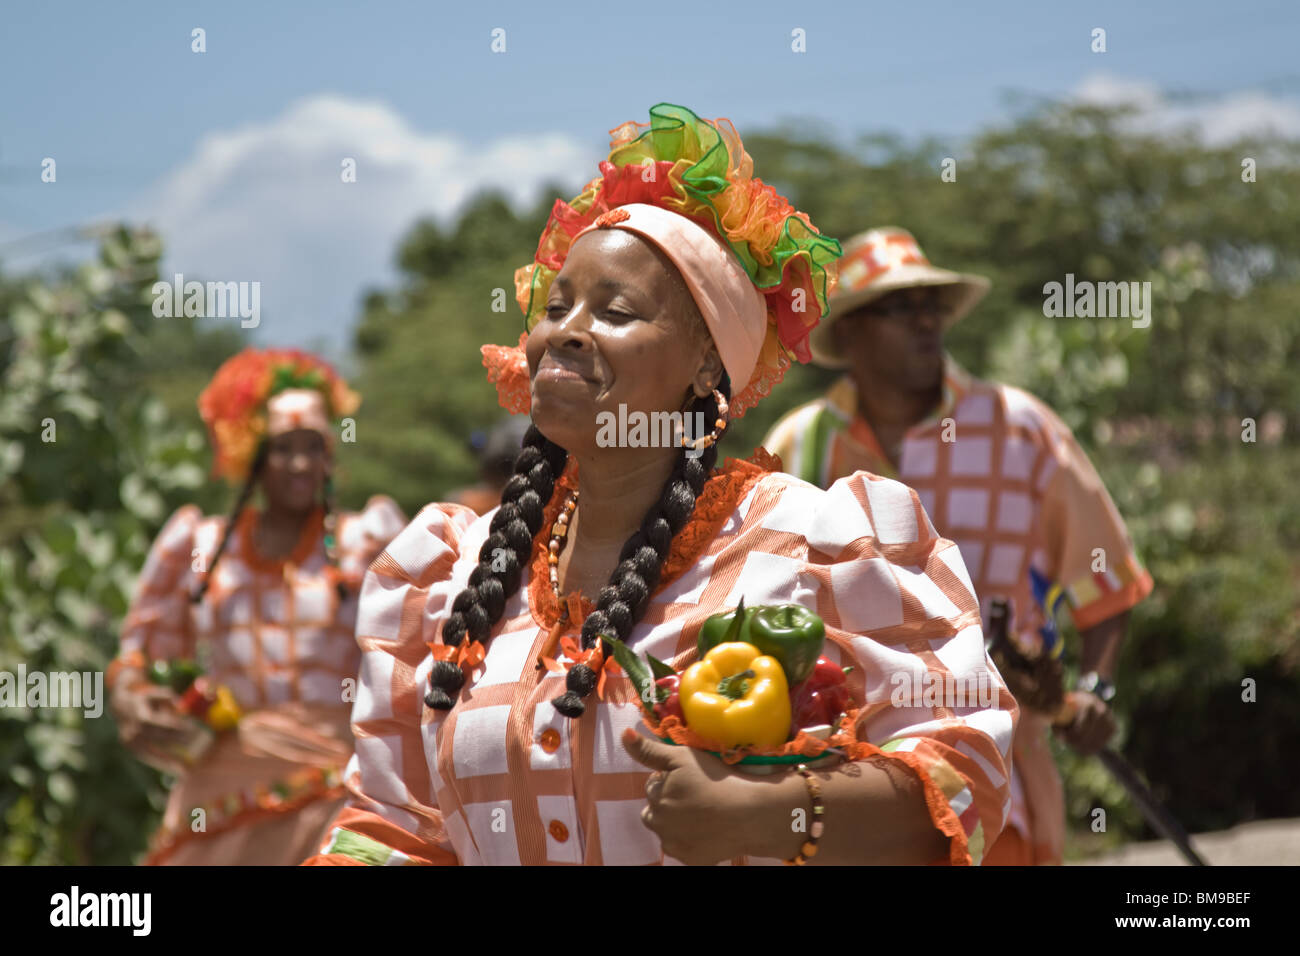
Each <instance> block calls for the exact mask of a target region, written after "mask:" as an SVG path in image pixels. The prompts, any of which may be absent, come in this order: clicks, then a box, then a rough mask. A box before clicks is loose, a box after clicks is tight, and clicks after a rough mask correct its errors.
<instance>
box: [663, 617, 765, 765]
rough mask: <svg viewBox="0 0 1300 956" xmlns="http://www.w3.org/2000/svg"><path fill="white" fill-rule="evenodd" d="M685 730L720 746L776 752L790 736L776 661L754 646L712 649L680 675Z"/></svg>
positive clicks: (737, 645) (733, 645) (724, 645)
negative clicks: (763, 749)
mask: <svg viewBox="0 0 1300 956" xmlns="http://www.w3.org/2000/svg"><path fill="white" fill-rule="evenodd" d="M680 695H681V705H682V713H683V714H684V715H685V717H686V725H687V726H688V727H690V728H691V729H692V730H694V731H695V732H696V733H697V734H699V735H700V736H701V737H705V738H707V739H709V740H714V741H717V742H718V743H719V744H721V745H722V746H724V747H728V748H731V747H747V746H749V747H779V746H781V744H783V743H785V742H786V740H787V739H788V738H789V735H790V690H789V687H788V686H787V684H786V681H785V671H784V670H782V668H781V662H780V661H778V660H777V659H776V658H775V657H768V656H766V655H764V654H763V653H762V652H761V651H759V649H758V648H757V647H755V646H754V645H753V644H745V643H742V642H740V641H732V642H730V643H726V644H719V645H717V646H716V647H714V648H713V649H712V650H711V651H709V652H708V654H706V655H705V657H704V659H703V660H701V661H697V662H696V663H694V664H692V665H691V666H690V667H688V668H686V672H685V673H684V674H682V682H681V688H680Z"/></svg>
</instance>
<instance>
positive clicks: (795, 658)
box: [696, 600, 826, 686]
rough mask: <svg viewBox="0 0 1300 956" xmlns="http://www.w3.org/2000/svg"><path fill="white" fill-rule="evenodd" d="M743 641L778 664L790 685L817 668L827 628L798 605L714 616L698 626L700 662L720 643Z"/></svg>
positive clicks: (742, 608) (738, 610) (740, 609)
mask: <svg viewBox="0 0 1300 956" xmlns="http://www.w3.org/2000/svg"><path fill="white" fill-rule="evenodd" d="M729 641H744V642H745V643H746V644H752V645H753V646H754V647H757V648H758V649H759V650H760V651H762V652H763V653H764V654H766V655H767V656H769V657H775V658H776V659H777V660H778V661H780V662H781V669H782V670H784V671H785V677H786V680H787V681H788V682H789V684H790V685H791V686H793V685H795V684H797V683H799V682H800V681H802V680H806V679H807V677H808V676H809V675H810V674H811V673H812V672H813V670H814V668H816V667H817V658H818V657H820V656H821V652H822V646H823V645H824V644H825V642H826V628H825V626H824V625H823V624H822V619H821V618H820V617H818V616H817V615H816V614H814V613H813V612H812V611H810V610H808V609H807V608H805V607H802V606H800V605H798V604H769V605H764V606H762V607H754V608H746V607H745V602H744V600H741V602H740V604H739V605H738V606H737V607H736V609H735V610H734V611H727V612H724V613H722V614H715V615H713V616H712V617H710V618H709V619H708V620H707V621H705V622H704V624H703V625H702V626H701V627H700V635H699V639H698V641H697V645H696V646H697V649H698V651H699V656H700V659H703V658H704V656H705V655H706V654H708V652H709V651H710V650H712V649H713V648H714V647H716V646H717V645H719V644H724V643H727V642H729Z"/></svg>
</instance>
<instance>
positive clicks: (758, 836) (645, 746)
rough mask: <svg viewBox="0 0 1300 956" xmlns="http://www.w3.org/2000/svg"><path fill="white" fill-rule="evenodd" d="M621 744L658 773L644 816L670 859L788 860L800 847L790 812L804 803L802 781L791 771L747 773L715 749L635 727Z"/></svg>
mask: <svg viewBox="0 0 1300 956" xmlns="http://www.w3.org/2000/svg"><path fill="white" fill-rule="evenodd" d="M623 747H624V748H625V749H626V750H627V752H628V753H629V754H631V755H632V759H634V760H635V761H636V762H637V763H640V764H642V765H644V766H646V767H649V768H650V769H651V770H653V771H654V773H653V774H651V775H650V780H649V782H648V783H647V784H646V808H645V809H644V810H643V811H641V820H642V822H643V823H644V824H645V825H646V826H647V827H649V828H650V829H651V830H653V831H654V832H655V834H656V835H657V836H658V837H659V842H660V844H661V845H662V846H663V850H664V853H666V854H667V855H668V856H671V857H673V858H674V859H677V860H681V861H682V862H683V863H686V864H690V865H692V866H709V865H712V864H715V863H720V862H722V861H724V860H730V859H732V858H734V857H737V856H746V855H750V856H786V857H788V856H793V855H794V854H795V852H796V851H797V850H798V849H799V845H800V842H801V838H800V837H799V835H798V834H797V833H796V832H795V831H794V829H793V828H792V826H791V821H792V819H793V816H792V812H791V811H793V810H794V809H796V808H798V807H800V806H803V805H804V803H805V802H806V794H805V792H804V787H803V783H802V781H801V780H799V778H797V777H795V781H796V785H795V786H794V787H793V788H791V787H790V786H789V784H790V782H791V781H790V780H789V779H788V778H789V777H790V776H792V775H783V776H782V777H767V778H762V779H759V778H746V777H744V776H743V775H741V774H739V773H736V772H735V771H733V770H732V769H731V768H730V767H728V766H727V765H726V764H725V763H723V762H722V761H721V760H719V759H718V758H717V757H715V756H713V755H712V754H710V753H706V752H704V751H702V750H695V749H694V748H691V747H674V746H670V745H668V744H663V743H659V742H658V741H655V740H650V739H649V738H647V737H643V736H642V735H640V734H638V733H637V732H636V731H635V730H632V729H630V728H629V729H628V730H626V731H624V733H623Z"/></svg>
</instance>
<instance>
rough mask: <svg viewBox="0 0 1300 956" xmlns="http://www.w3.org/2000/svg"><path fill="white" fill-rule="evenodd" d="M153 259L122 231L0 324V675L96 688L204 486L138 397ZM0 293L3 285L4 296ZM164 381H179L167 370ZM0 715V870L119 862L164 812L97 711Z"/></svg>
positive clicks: (187, 451)
mask: <svg viewBox="0 0 1300 956" xmlns="http://www.w3.org/2000/svg"><path fill="white" fill-rule="evenodd" d="M160 252H161V246H160V244H159V242H158V240H157V238H156V237H154V236H152V235H150V234H149V233H147V232H142V231H132V230H128V229H125V228H121V229H118V230H116V231H114V232H112V233H111V234H109V235H106V236H105V238H104V239H103V241H102V244H101V248H100V254H99V258H98V260H97V261H94V262H89V263H86V264H85V265H83V266H81V267H79V268H77V269H75V270H66V271H64V272H63V273H62V274H61V275H59V276H57V277H56V278H54V279H52V280H51V279H41V278H32V279H29V280H26V281H23V282H20V283H17V284H18V285H20V286H21V288H22V293H21V295H20V296H18V297H15V300H14V302H13V304H12V306H11V307H10V308H9V309H8V310H7V311H6V314H5V316H4V318H3V319H2V320H0V340H3V342H4V343H5V347H4V352H3V366H0V516H2V517H0V671H8V672H10V673H15V672H17V671H18V669H19V665H20V664H21V665H23V666H25V667H26V669H27V671H28V672H29V673H30V672H35V671H44V672H51V671H82V672H101V673H102V672H103V671H104V669H105V667H106V666H107V664H108V661H109V660H110V659H111V658H112V657H113V655H114V653H115V652H116V649H117V638H118V627H119V625H120V621H121V617H122V615H123V613H124V612H125V610H126V605H127V601H128V599H129V595H130V592H131V588H132V586H133V582H134V579H135V575H136V573H137V571H138V570H139V568H140V565H141V564H142V562H143V560H144V555H145V553H146V550H147V548H148V545H149V542H150V540H151V538H152V535H153V534H154V533H155V532H156V531H157V529H158V527H159V525H160V524H161V522H162V520H163V519H164V518H165V517H166V514H167V512H168V510H169V508H171V507H174V506H175V505H177V504H179V502H180V501H181V500H184V499H190V498H193V497H194V496H195V495H196V494H197V493H198V492H199V491H200V490H201V489H202V487H203V486H204V471H203V465H204V464H205V455H204V453H203V441H202V437H201V435H200V434H199V433H197V432H196V431H195V430H193V429H192V428H186V427H183V426H178V425H176V424H175V423H174V422H173V421H172V420H171V419H170V418H169V416H168V414H167V412H166V409H165V407H164V406H163V404H162V403H161V402H160V401H159V400H158V399H157V398H155V397H154V396H153V395H152V394H151V392H150V390H149V389H148V387H147V386H146V387H142V383H145V382H148V380H149V378H150V376H151V375H152V374H154V373H155V372H156V371H157V369H158V367H159V362H160V359H161V358H162V357H163V356H165V354H166V353H161V352H156V351H154V347H155V346H156V345H158V344H161V342H162V340H164V339H165V338H166V330H162V332H163V334H162V335H161V336H160V338H159V339H156V340H155V339H152V338H151V337H152V336H154V335H155V334H156V333H159V331H160V330H159V328H158V320H156V319H155V318H154V317H153V314H152V311H151V308H150V302H151V294H150V287H151V285H152V283H153V282H154V280H155V279H156V266H157V261H158V257H159V254H160ZM11 284H12V283H11ZM171 367H172V368H176V365H175V364H173V365H172V366H171ZM106 703H107V702H106V701H103V700H101V704H103V705H104V710H103V712H102V713H101V714H100V715H99V716H98V717H97V718H91V717H88V716H85V715H83V712H82V711H79V710H71V709H55V708H51V707H37V708H34V709H30V710H29V709H27V708H26V707H18V708H10V707H5V708H0V820H2V821H3V825H2V826H0V862H3V863H126V862H129V861H130V860H131V859H132V858H133V856H134V855H135V854H136V853H138V852H139V851H140V850H141V849H142V847H143V842H144V837H145V836H146V835H147V833H148V831H149V829H150V827H151V825H152V820H153V818H154V817H155V816H156V814H157V812H158V810H159V809H160V807H161V800H162V795H163V791H162V789H161V786H160V781H159V778H158V776H157V774H155V773H154V772H153V771H151V770H149V769H148V768H146V767H145V766H144V765H142V764H140V763H138V762H137V761H136V760H135V759H134V758H133V757H131V755H130V754H129V753H128V752H127V751H126V750H125V749H124V748H123V747H122V746H121V745H120V743H119V742H118V736H117V728H116V725H115V723H114V721H113V720H112V718H111V716H110V715H109V713H108V711H107V706H106Z"/></svg>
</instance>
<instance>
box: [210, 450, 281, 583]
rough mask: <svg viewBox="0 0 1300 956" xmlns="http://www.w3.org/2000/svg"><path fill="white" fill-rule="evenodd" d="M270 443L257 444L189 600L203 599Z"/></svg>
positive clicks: (250, 495) (255, 483) (263, 464)
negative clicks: (207, 564)
mask: <svg viewBox="0 0 1300 956" xmlns="http://www.w3.org/2000/svg"><path fill="white" fill-rule="evenodd" d="M269 450H270V445H269V444H268V443H267V442H266V441H265V440H263V441H262V442H261V443H260V444H259V445H258V446H257V454H255V455H254V456H253V464H252V466H251V467H250V468H249V469H248V477H247V478H245V479H244V487H242V488H240V489H239V497H238V498H236V499H235V507H234V508H232V509H231V511H230V517H229V518H227V519H226V530H225V531H224V532H222V535H221V543H220V544H218V545H217V550H216V553H215V554H213V555H212V564H211V565H210V566H209V567H208V570H207V573H206V574H204V575H203V578H202V580H200V581H199V586H198V587H197V588H195V590H194V593H193V594H191V595H190V600H191V601H192V602H193V603H195V604H198V603H199V602H200V601H202V600H203V595H205V594H207V593H208V585H209V584H211V583H212V575H213V574H215V573H216V571H217V562H218V561H220V560H221V556H222V555H223V554H225V552H226V545H227V544H229V543H230V535H231V533H232V532H233V531H234V530H235V523H236V522H237V521H238V520H239V515H240V513H241V512H242V511H243V510H244V506H245V505H247V504H248V499H249V498H251V497H252V496H253V490H254V489H255V488H257V481H258V479H259V478H261V476H262V468H263V467H265V465H266V456H267V452H268V451H269Z"/></svg>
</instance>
